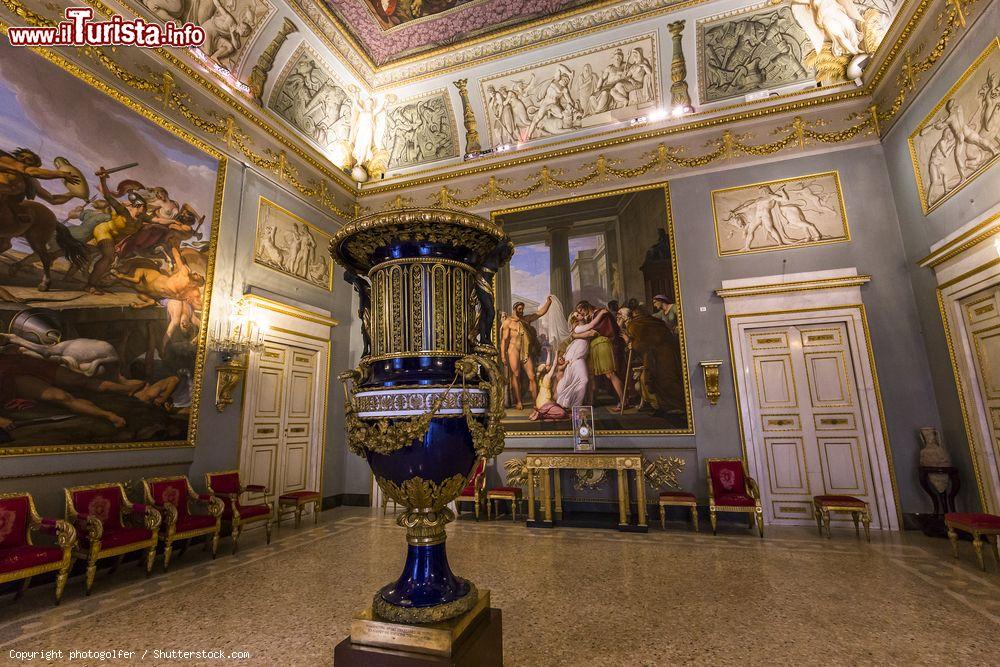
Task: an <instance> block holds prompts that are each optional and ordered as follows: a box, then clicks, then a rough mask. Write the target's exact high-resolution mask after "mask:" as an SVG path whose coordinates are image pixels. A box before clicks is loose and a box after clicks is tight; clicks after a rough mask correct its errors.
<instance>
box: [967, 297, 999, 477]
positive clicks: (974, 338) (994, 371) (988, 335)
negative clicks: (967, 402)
mask: <svg viewBox="0 0 1000 667" xmlns="http://www.w3.org/2000/svg"><path fill="white" fill-rule="evenodd" d="M998 294H1000V286H994V287H990V288H989V289H986V290H984V291H982V292H978V293H976V294H973V295H972V296H970V297H967V298H966V299H964V300H963V301H961V302H960V303H961V308H962V314H963V316H964V319H965V328H966V332H967V334H968V336H969V340H970V341H971V342H972V347H973V364H974V366H975V373H976V384H977V385H978V389H979V392H980V397H981V399H982V403H983V408H984V409H985V410H986V415H985V417H986V419H985V421H986V424H987V427H988V428H989V431H990V439H991V440H992V442H993V449H994V455H995V457H996V459H1000V307H998ZM977 404H978V402H977Z"/></svg>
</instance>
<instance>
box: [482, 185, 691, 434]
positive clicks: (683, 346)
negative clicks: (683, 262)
mask: <svg viewBox="0 0 1000 667" xmlns="http://www.w3.org/2000/svg"><path fill="white" fill-rule="evenodd" d="M647 190H663V197H664V200H665V211H666V221H665V227H666V233H667V238H668V239H669V243H670V248H671V250H672V252H674V253H676V248H677V241H676V236H675V234H674V216H673V205H672V202H671V199H670V184H669V183H668V182H667V181H661V182H658V183H650V184H648V185H637V186H633V187H627V188H618V189H614V190H606V191H604V192H595V193H592V194H586V195H579V196H576V197H565V198H562V199H553V200H548V201H544V202H538V203H535V204H528V205H525V206H517V207H512V208H505V209H496V210H493V211H490V220H491V221H492V222H493V223H494V224H500V223H498V222H497V218H498V217H500V216H503V215H508V214H511V213H520V212H523V211H531V210H535V209H541V208H551V207H554V206H561V205H563V204H573V203H576V202H582V201H589V200H593V199H601V198H605V197H614V196H617V195H624V194H629V193H634V192H643V191H647ZM671 273H672V275H671V282H672V284H673V289H674V298H675V301H676V306H677V313H678V321H679V322H680V324H681V326H679V327H678V328H677V331H678V333H677V335H678V338H679V340H680V358H681V373H682V379H683V385H684V407H685V411H686V414H687V427H686V428H664V429H613V430H612V429H598V430H600V432H601V433H602V434H606V435H614V436H621V435H642V436H645V435H695V426H694V422H695V419H694V409H693V407H692V402H691V378H690V374H689V364H688V358H687V331H686V327H685V322H686V317H685V315H684V296H683V293H682V290H681V280H680V270H679V269H678V267H677V257H676V254H674V258H673V261H672V262H671ZM495 286H496V281H494V289H495ZM495 335H498V334H495ZM572 434H573V431H572V429H565V430H556V431H548V430H546V431H542V430H539V431H511V430H507V433H506V437H508V438H547V437H558V436H570V435H572Z"/></svg>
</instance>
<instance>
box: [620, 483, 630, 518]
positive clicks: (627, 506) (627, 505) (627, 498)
mask: <svg viewBox="0 0 1000 667" xmlns="http://www.w3.org/2000/svg"><path fill="white" fill-rule="evenodd" d="M621 472H622V479H623V480H624V484H623V486H624V488H625V523H627V524H631V523H632V489H630V488H629V483H628V470H622V471H621Z"/></svg>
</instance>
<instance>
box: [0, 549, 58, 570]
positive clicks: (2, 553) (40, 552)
mask: <svg viewBox="0 0 1000 667" xmlns="http://www.w3.org/2000/svg"><path fill="white" fill-rule="evenodd" d="M62 557H63V552H62V549H56V548H55V547H34V546H31V545H30V544H22V545H21V546H16V547H8V548H0V572H3V573H7V572H14V571H16V570H25V569H27V568H29V567H38V566H39V565H45V564H46V563H58V562H59V561H61V560H62Z"/></svg>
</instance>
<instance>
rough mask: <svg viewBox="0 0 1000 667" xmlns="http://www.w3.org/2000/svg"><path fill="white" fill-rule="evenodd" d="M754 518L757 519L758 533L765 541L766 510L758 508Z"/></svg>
mask: <svg viewBox="0 0 1000 667" xmlns="http://www.w3.org/2000/svg"><path fill="white" fill-rule="evenodd" d="M754 516H755V517H757V532H759V533H760V539H764V510H762V509H761V508H759V507H758V508H757V511H756V512H754Z"/></svg>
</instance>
